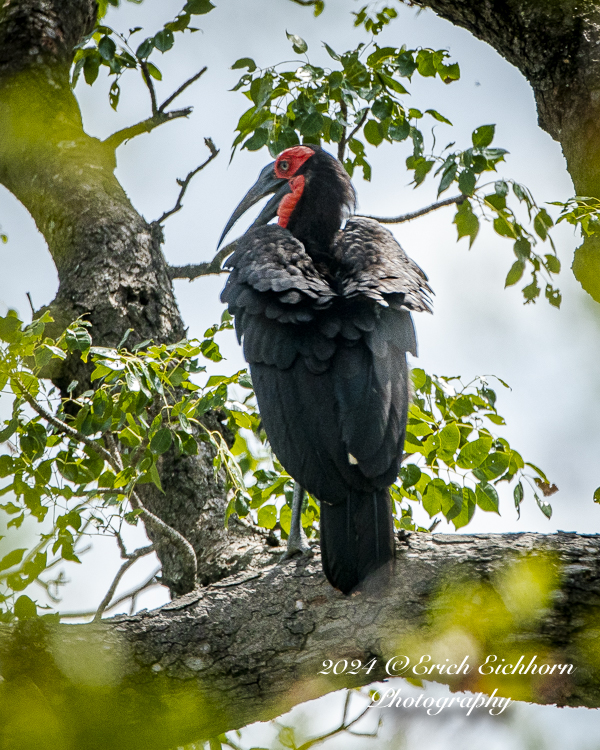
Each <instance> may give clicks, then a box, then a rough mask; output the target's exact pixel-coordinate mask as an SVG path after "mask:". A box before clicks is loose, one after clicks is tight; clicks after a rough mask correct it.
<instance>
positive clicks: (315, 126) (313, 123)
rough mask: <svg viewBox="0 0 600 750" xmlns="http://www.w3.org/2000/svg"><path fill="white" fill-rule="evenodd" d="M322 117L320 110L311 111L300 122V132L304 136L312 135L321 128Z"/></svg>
mask: <svg viewBox="0 0 600 750" xmlns="http://www.w3.org/2000/svg"><path fill="white" fill-rule="evenodd" d="M323 124H324V119H323V115H322V114H321V113H320V112H311V113H310V114H309V115H308V116H307V117H306V118H305V119H304V120H303V122H302V125H301V126H300V132H301V133H302V135H304V136H308V137H314V136H317V135H319V134H320V132H321V130H322V129H323Z"/></svg>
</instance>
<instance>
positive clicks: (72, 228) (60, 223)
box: [0, 0, 263, 594]
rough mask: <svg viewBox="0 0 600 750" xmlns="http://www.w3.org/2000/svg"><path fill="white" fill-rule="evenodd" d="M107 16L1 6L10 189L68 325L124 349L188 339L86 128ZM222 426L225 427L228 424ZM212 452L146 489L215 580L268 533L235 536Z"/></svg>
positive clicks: (60, 378)
mask: <svg viewBox="0 0 600 750" xmlns="http://www.w3.org/2000/svg"><path fill="white" fill-rule="evenodd" d="M95 16H96V3H95V2H94V0H69V1H67V2H65V1H63V0H23V2H18V3H14V2H13V3H5V4H4V6H3V7H2V8H0V133H2V137H1V138H0V183H1V184H3V185H4V186H5V187H6V188H8V189H9V190H10V191H11V192H12V193H13V194H14V195H15V196H16V197H17V198H18V199H19V200H20V201H21V202H22V203H23V205H24V206H25V207H26V208H27V209H28V210H29V212H30V213H31V215H32V216H33V218H34V220H35V222H36V224H37V227H38V229H39V230H40V232H41V233H42V234H43V236H44V238H45V239H46V241H47V243H48V250H49V251H50V253H51V255H52V258H53V260H54V262H55V264H56V268H57V271H58V276H59V282H60V286H59V290H58V294H57V295H56V298H55V299H54V301H53V302H52V303H51V305H50V312H51V314H52V315H53V317H54V318H55V320H56V322H57V327H58V326H60V327H61V330H62V329H63V328H64V327H65V326H66V325H68V324H69V323H70V322H72V321H73V320H74V319H75V318H77V317H78V316H80V315H86V316H87V318H88V319H89V320H90V321H91V322H92V325H93V327H92V335H93V339H94V343H95V344H96V345H101V346H116V345H117V344H118V343H119V341H120V340H121V338H122V336H123V334H124V333H125V331H126V330H127V329H128V328H132V329H133V331H134V332H133V334H132V336H131V337H130V339H129V342H130V343H136V342H139V341H143V340H145V339H153V340H154V341H155V342H167V343H169V342H173V341H178V340H180V339H182V338H183V336H184V330H185V326H184V324H183V321H182V320H181V316H180V313H179V310H178V308H177V302H176V300H175V297H174V293H173V287H172V283H171V280H170V279H169V276H168V271H167V264H166V261H165V258H164V256H163V254H162V251H161V248H160V240H161V236H160V235H161V233H160V228H159V227H152V226H151V225H149V224H148V223H147V222H146V221H145V220H144V219H143V218H142V217H141V216H140V215H139V214H138V213H137V212H136V211H135V209H134V208H133V206H132V205H131V203H130V202H129V199H128V198H127V196H126V194H125V192H124V191H123V189H122V187H121V186H120V184H119V183H118V181H117V179H116V178H115V176H114V173H113V171H114V168H115V165H116V160H115V151H114V146H111V145H107V144H106V143H102V142H101V141H99V140H97V139H96V138H91V137H90V136H88V135H87V134H86V133H85V132H84V130H83V126H82V121H81V114H80V111H79V106H78V104H77V101H76V99H75V97H74V95H73V92H72V90H71V88H70V85H69V71H70V66H71V61H72V58H73V48H74V46H75V45H76V44H77V43H78V42H79V41H80V40H81V39H82V37H83V36H84V35H85V34H87V33H89V32H90V31H91V30H92V29H93V26H94V23H95ZM87 374H88V373H87V370H86V368H85V367H84V366H83V365H82V363H81V362H80V361H79V360H75V359H72V360H70V361H69V362H68V364H67V366H65V367H63V368H62V370H60V371H55V372H53V373H52V376H53V380H54V381H55V383H56V384H57V385H59V386H61V387H62V388H63V389H65V388H66V387H67V386H68V384H69V383H70V382H71V381H72V380H79V381H80V382H81V384H82V389H84V388H83V383H84V382H85V381H86V379H87ZM210 427H211V429H215V428H218V427H219V425H218V423H217V421H216V419H215V423H214V424H212V425H210ZM200 451H201V452H200V456H199V457H198V458H191V459H190V458H181V459H177V458H175V457H174V456H171V457H165V458H164V460H163V464H162V467H161V478H162V484H163V487H164V488H165V492H166V494H165V495H163V494H161V493H160V492H159V491H158V490H157V489H156V488H154V487H153V486H150V485H146V486H144V487H141V488H140V495H141V496H142V499H143V501H144V504H145V505H146V507H147V508H148V510H150V511H151V512H153V513H155V514H156V515H158V516H159V517H160V518H162V519H163V520H164V521H165V522H166V523H167V524H169V525H170V526H172V527H174V528H175V529H177V530H178V531H180V532H181V533H183V534H184V536H186V538H187V539H188V540H189V541H190V543H191V544H192V546H193V547H194V549H195V551H196V554H197V556H198V578H199V581H200V582H201V583H207V582H209V581H213V580H218V579H219V578H222V577H223V576H225V575H228V574H230V573H231V572H235V571H236V570H238V569H239V567H240V565H242V564H243V562H242V561H243V560H244V559H245V556H246V555H247V552H248V548H251V547H253V546H255V545H256V543H257V540H262V539H263V537H262V536H261V535H256V534H254V532H253V531H252V530H250V529H248V528H244V527H242V526H240V525H239V524H233V525H232V529H231V531H230V533H229V534H228V533H227V532H226V531H225V529H224V527H223V518H224V511H225V507H226V499H225V497H224V489H223V485H222V483H221V482H219V481H217V482H215V480H214V478H213V469H212V455H211V453H210V451H209V449H207V448H206V447H205V444H201V447H200ZM149 535H150V536H151V538H152V539H153V541H155V542H156V543H157V548H158V554H159V557H160V558H161V562H162V563H163V579H164V581H165V583H166V584H167V585H168V586H169V587H170V589H171V591H172V592H173V593H174V594H181V593H185V592H186V591H189V590H190V589H191V588H193V585H194V582H193V581H192V582H191V581H188V580H184V579H183V578H182V570H181V566H180V564H179V558H178V555H177V553H176V550H175V549H174V548H173V547H172V546H171V545H170V544H168V543H165V542H164V540H161V539H159V538H157V537H156V535H155V534H154V533H153V532H152V531H151V530H149ZM236 542H237V543H239V545H240V547H239V549H237V548H236V546H235V544H236ZM227 548H231V549H227ZM225 549H227V555H225V556H224V555H223V554H222V553H223V551H224V550H225Z"/></svg>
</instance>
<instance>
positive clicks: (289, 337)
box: [221, 147, 430, 593]
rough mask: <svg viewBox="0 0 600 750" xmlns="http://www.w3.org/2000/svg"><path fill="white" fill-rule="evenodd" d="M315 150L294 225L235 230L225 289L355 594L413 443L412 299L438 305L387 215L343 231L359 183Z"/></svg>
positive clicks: (281, 441) (265, 417) (292, 459)
mask: <svg viewBox="0 0 600 750" xmlns="http://www.w3.org/2000/svg"><path fill="white" fill-rule="evenodd" d="M300 149H305V150H306V151H308V149H306V147H300ZM312 150H313V151H314V155H310V157H309V158H308V159H305V160H304V162H303V163H302V165H301V166H300V167H299V168H298V169H297V170H296V171H295V172H294V173H293V174H294V175H296V176H297V175H299V174H301V175H303V176H304V183H303V189H302V192H301V194H300V197H299V199H297V200H296V199H295V200H296V203H295V205H294V208H293V211H292V213H291V216H290V217H289V221H288V222H287V228H284V227H282V226H278V225H266V226H256V227H254V228H252V229H250V230H249V231H248V232H247V233H246V234H245V235H244V236H243V237H241V238H240V239H239V240H238V242H237V247H236V250H235V252H234V253H233V255H232V256H231V257H230V258H229V260H228V261H227V264H226V265H227V267H229V268H231V274H230V276H229V279H228V281H227V285H226V287H225V289H224V291H223V293H222V297H221V298H222V300H223V302H226V303H227V304H228V306H229V310H230V312H231V313H232V315H233V316H234V317H235V326H236V331H237V335H238V339H239V340H240V341H242V343H243V351H244V357H245V359H246V361H247V362H248V363H249V365H250V371H251V374H252V380H253V384H254V389H255V392H256V397H257V400H258V406H259V410H260V414H261V418H262V421H263V425H264V428H265V431H266V433H267V436H268V438H269V441H270V443H271V446H272V448H273V450H274V452H275V454H276V455H277V457H278V459H279V460H280V461H281V463H282V465H283V466H284V467H285V468H286V470H287V471H288V472H289V473H290V475H291V476H292V477H294V479H295V480H296V481H297V482H298V483H300V485H301V486H302V487H304V488H305V489H307V490H308V491H309V492H311V493H312V494H313V495H314V496H315V497H317V498H318V499H319V501H320V503H321V521H320V525H321V551H322V559H323V568H324V571H325V574H326V576H327V578H328V579H329V581H330V582H331V583H332V584H333V585H334V586H336V587H337V588H339V589H341V590H342V591H343V592H344V593H349V592H350V591H352V590H353V589H354V588H356V586H357V585H358V584H359V583H360V582H361V581H363V580H364V579H365V578H367V577H368V576H369V575H370V574H371V573H372V572H374V571H375V570H377V569H378V568H381V567H382V566H385V565H386V564H387V563H389V562H390V561H391V560H392V559H393V554H394V545H393V534H392V532H393V519H392V515H391V507H390V500H389V493H388V487H389V485H390V484H392V483H393V482H394V480H395V479H396V477H397V475H398V472H399V469H400V462H401V459H402V452H403V444H404V436H405V427H406V419H407V410H408V403H409V374H408V368H407V363H406V352H411V353H412V354H416V339H415V332H414V328H413V323H412V319H411V315H410V311H423V310H429V297H428V293H429V291H430V290H429V287H428V285H427V278H426V276H425V275H424V273H423V272H422V271H421V269H420V268H419V267H418V266H417V265H416V264H415V263H413V261H411V260H410V259H409V258H408V257H407V256H406V255H405V253H404V252H403V250H402V248H401V247H400V245H399V244H398V243H397V242H396V240H395V239H394V237H393V236H392V234H391V233H390V232H389V231H388V230H387V229H385V228H384V227H382V226H381V225H380V224H378V223H377V222H375V221H372V220H370V219H365V218H350V219H348V221H347V223H346V226H345V228H344V229H343V230H340V226H341V224H342V221H343V219H344V215H345V213H346V212H347V211H348V209H350V208H351V207H352V205H353V203H354V192H353V189H352V186H351V184H350V181H349V179H348V177H347V175H346V173H345V172H344V171H343V169H342V167H341V165H340V164H339V162H338V161H337V160H336V159H334V158H333V157H332V156H330V155H329V154H327V153H326V152H324V151H321V150H320V149H314V148H313V149H312ZM288 151H293V149H292V150H288ZM286 154H288V152H284V154H282V155H280V157H279V159H278V162H277V163H276V165H277V164H278V163H279V162H280V161H281V160H282V159H283V158H285V157H286ZM288 162H290V164H291V165H292V166H293V163H294V162H293V159H291V158H290V157H289V156H288ZM286 163H287V162H286ZM279 176H281V170H279ZM288 192H289V191H288ZM296 198H297V196H296ZM265 218H268V217H265ZM280 221H281V217H280Z"/></svg>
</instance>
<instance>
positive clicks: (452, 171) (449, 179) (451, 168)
mask: <svg viewBox="0 0 600 750" xmlns="http://www.w3.org/2000/svg"><path fill="white" fill-rule="evenodd" d="M457 169H458V167H457V165H456V162H454V161H452V162H450V164H449V165H448V166H447V167H446V169H445V170H444V173H443V174H442V179H441V180H440V186H439V187H438V198H439V196H440V195H441V194H442V193H443V192H444V190H447V189H448V188H449V187H450V185H452V183H453V182H454V178H455V177H456V171H457Z"/></svg>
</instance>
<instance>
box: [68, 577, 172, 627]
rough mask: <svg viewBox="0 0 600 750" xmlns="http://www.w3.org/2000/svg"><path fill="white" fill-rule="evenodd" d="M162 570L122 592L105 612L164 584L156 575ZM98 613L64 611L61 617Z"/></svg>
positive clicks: (88, 615) (70, 618) (72, 617)
mask: <svg viewBox="0 0 600 750" xmlns="http://www.w3.org/2000/svg"><path fill="white" fill-rule="evenodd" d="M159 572H160V567H158V568H156V570H155V571H154V572H153V573H152V575H150V576H148V577H147V578H146V579H145V581H143V583H140V584H139V585H138V586H136V587H135V588H134V589H130V590H129V591H127V592H126V593H124V594H122V595H121V596H120V597H119V598H118V599H115V600H114V602H112V604H111V605H110V606H108V607H107V608H106V609H105V610H104V612H105V613H106V612H110V610H111V609H114V608H115V607H118V606H119V604H123V602H126V601H127V600H128V599H132V598H133V597H136V596H138V595H139V594H141V593H142V591H146V589H150V588H153V587H154V586H162V584H161V583H160V582H159V581H157V580H155V579H156V576H157V575H158V573H159ZM95 614H96V612H95V611H94V612H63V613H62V614H61V615H60V618H61V619H65V620H67V619H69V620H74V619H76V618H77V619H79V618H80V617H93V616H94V615H95Z"/></svg>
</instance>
